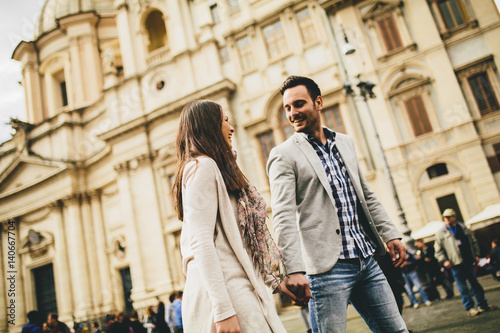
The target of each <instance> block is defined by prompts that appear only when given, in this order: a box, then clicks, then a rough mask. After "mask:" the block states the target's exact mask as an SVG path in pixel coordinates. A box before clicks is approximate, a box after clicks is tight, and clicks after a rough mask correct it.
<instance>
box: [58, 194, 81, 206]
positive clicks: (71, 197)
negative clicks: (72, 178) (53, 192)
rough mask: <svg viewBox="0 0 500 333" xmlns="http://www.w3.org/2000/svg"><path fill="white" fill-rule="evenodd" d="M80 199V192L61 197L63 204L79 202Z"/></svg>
mask: <svg viewBox="0 0 500 333" xmlns="http://www.w3.org/2000/svg"><path fill="white" fill-rule="evenodd" d="M81 201H82V193H71V194H69V195H67V196H65V197H63V198H62V199H61V202H62V203H63V204H64V205H67V204H72V203H80V202H81Z"/></svg>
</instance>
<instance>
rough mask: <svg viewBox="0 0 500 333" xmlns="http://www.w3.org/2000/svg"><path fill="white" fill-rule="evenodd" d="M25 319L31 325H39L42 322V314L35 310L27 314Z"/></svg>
mask: <svg viewBox="0 0 500 333" xmlns="http://www.w3.org/2000/svg"><path fill="white" fill-rule="evenodd" d="M27 317H28V320H29V322H30V323H33V324H41V323H42V321H43V319H42V314H41V313H40V312H38V311H36V310H33V311H30V312H28V314H27Z"/></svg>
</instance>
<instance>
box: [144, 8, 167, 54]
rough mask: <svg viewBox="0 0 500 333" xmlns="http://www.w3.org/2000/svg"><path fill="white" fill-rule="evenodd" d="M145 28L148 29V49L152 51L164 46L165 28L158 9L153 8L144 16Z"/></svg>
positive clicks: (165, 40)
mask: <svg viewBox="0 0 500 333" xmlns="http://www.w3.org/2000/svg"><path fill="white" fill-rule="evenodd" d="M146 30H147V31H148V37H149V45H148V51H149V52H152V51H154V50H156V49H159V48H160V47H162V46H165V44H166V42H167V29H166V28H165V21H164V20H163V14H162V13H161V12H160V11H159V10H153V11H152V12H151V13H149V15H148V17H147V18H146Z"/></svg>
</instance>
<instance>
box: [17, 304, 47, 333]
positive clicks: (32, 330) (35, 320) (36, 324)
mask: <svg viewBox="0 0 500 333" xmlns="http://www.w3.org/2000/svg"><path fill="white" fill-rule="evenodd" d="M26 316H27V317H28V323H27V324H26V325H24V326H23V329H22V331H21V333H42V332H43V327H42V323H43V319H42V315H41V314H40V312H38V311H36V310H33V311H30V312H28V314H27V315H26Z"/></svg>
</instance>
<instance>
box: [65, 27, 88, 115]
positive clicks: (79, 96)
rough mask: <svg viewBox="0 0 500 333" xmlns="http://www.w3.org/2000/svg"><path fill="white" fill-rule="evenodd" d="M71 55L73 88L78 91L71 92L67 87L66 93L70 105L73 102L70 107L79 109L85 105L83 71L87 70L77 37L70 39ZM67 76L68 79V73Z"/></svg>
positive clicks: (72, 90)
mask: <svg viewBox="0 0 500 333" xmlns="http://www.w3.org/2000/svg"><path fill="white" fill-rule="evenodd" d="M69 54H70V58H71V86H72V87H75V88H76V89H71V90H70V89H68V88H69V87H68V86H67V85H66V87H67V89H66V91H67V94H68V103H69V101H72V103H70V105H73V106H74V107H75V108H78V107H80V106H83V105H84V104H85V95H86V84H85V82H84V80H83V72H82V71H83V70H86V69H85V68H84V67H83V63H82V59H81V57H80V45H79V43H78V37H77V36H73V37H70V38H69ZM65 75H66V77H68V74H67V73H65ZM67 81H68V80H66V82H67ZM70 96H71V97H72V98H71V97H70Z"/></svg>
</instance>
